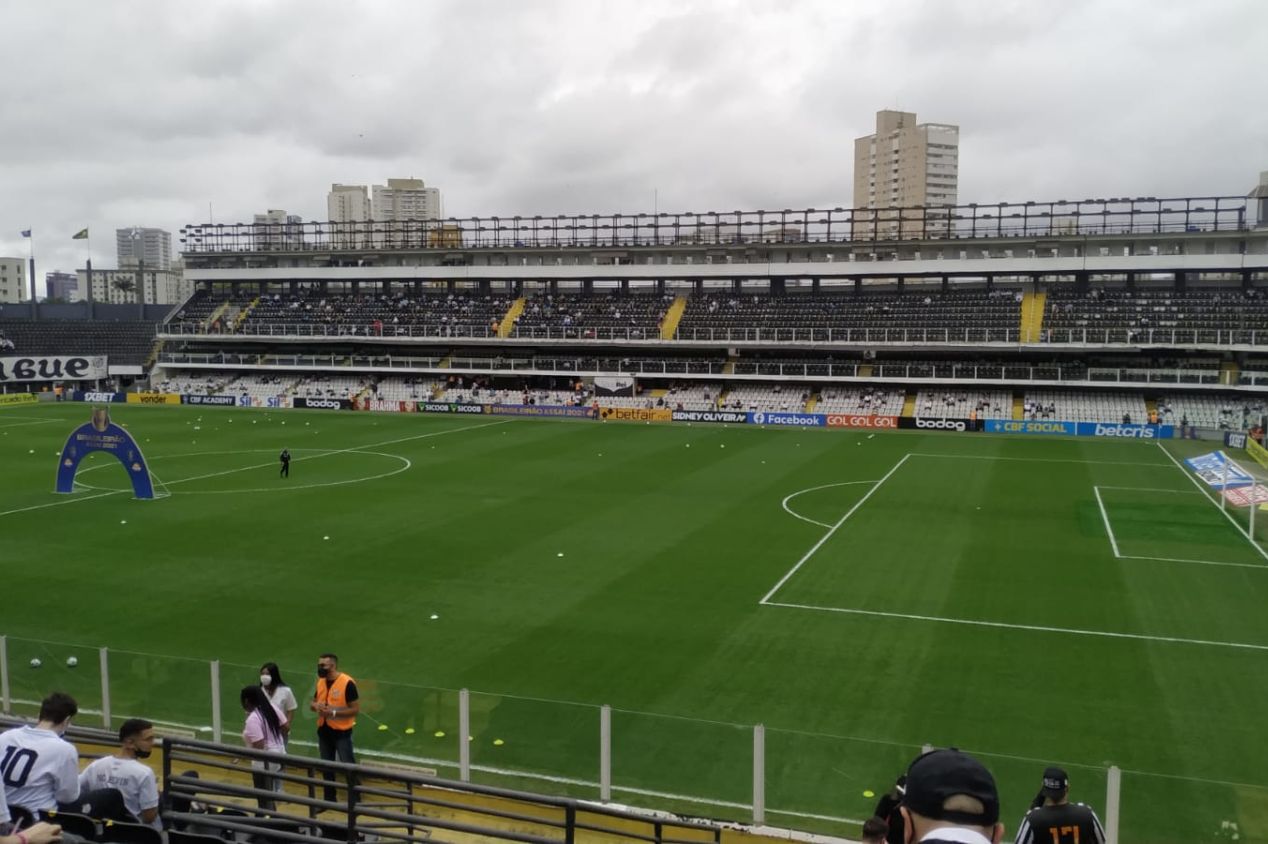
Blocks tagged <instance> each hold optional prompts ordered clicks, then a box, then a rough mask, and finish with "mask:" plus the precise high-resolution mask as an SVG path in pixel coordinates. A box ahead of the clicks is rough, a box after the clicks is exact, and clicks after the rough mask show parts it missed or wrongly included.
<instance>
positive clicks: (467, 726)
mask: <svg viewBox="0 0 1268 844" xmlns="http://www.w3.org/2000/svg"><path fill="white" fill-rule="evenodd" d="M470 732H471V692H469V691H467V690H466V689H462V690H461V691H459V692H458V778H459V779H461V780H462V781H463V782H471V742H469V741H467V736H468V735H469V734H470Z"/></svg>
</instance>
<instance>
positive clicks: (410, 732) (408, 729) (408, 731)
mask: <svg viewBox="0 0 1268 844" xmlns="http://www.w3.org/2000/svg"><path fill="white" fill-rule="evenodd" d="M405 735H407V736H412V735H414V728H413V727H406V728H405Z"/></svg>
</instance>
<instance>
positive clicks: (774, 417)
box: [748, 410, 828, 428]
mask: <svg viewBox="0 0 1268 844" xmlns="http://www.w3.org/2000/svg"><path fill="white" fill-rule="evenodd" d="M748 419H749V422H750V423H751V424H753V425H785V426H788V427H793V428H823V427H826V426H827V424H828V417H826V416H824V415H823V414H822V413H787V412H784V411H774V410H756V411H750V412H749V415H748Z"/></svg>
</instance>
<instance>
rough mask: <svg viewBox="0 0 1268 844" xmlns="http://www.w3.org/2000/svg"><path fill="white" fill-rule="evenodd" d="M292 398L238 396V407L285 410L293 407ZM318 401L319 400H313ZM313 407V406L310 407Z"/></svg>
mask: <svg viewBox="0 0 1268 844" xmlns="http://www.w3.org/2000/svg"><path fill="white" fill-rule="evenodd" d="M292 401H293V400H292V399H291V397H290V396H238V400H237V404H238V407H264V408H274V409H281V410H285V409H287V408H290V407H293V406H295V405H293V404H292ZM313 401H317V399H313ZM309 407H312V405H309Z"/></svg>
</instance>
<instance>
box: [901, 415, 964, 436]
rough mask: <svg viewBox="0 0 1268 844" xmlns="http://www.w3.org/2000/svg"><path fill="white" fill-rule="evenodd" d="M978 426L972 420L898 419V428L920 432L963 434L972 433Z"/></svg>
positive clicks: (905, 417)
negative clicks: (953, 432) (954, 432)
mask: <svg viewBox="0 0 1268 844" xmlns="http://www.w3.org/2000/svg"><path fill="white" fill-rule="evenodd" d="M975 424H977V423H975V422H973V421H972V420H971V419H948V418H945V417H941V416H940V417H937V418H933V417H926V416H902V417H899V419H898V427H899V428H904V429H906V430H919V431H956V432H958V433H961V434H963V433H964V432H965V431H972V430H975V429H974V425H975Z"/></svg>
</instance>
